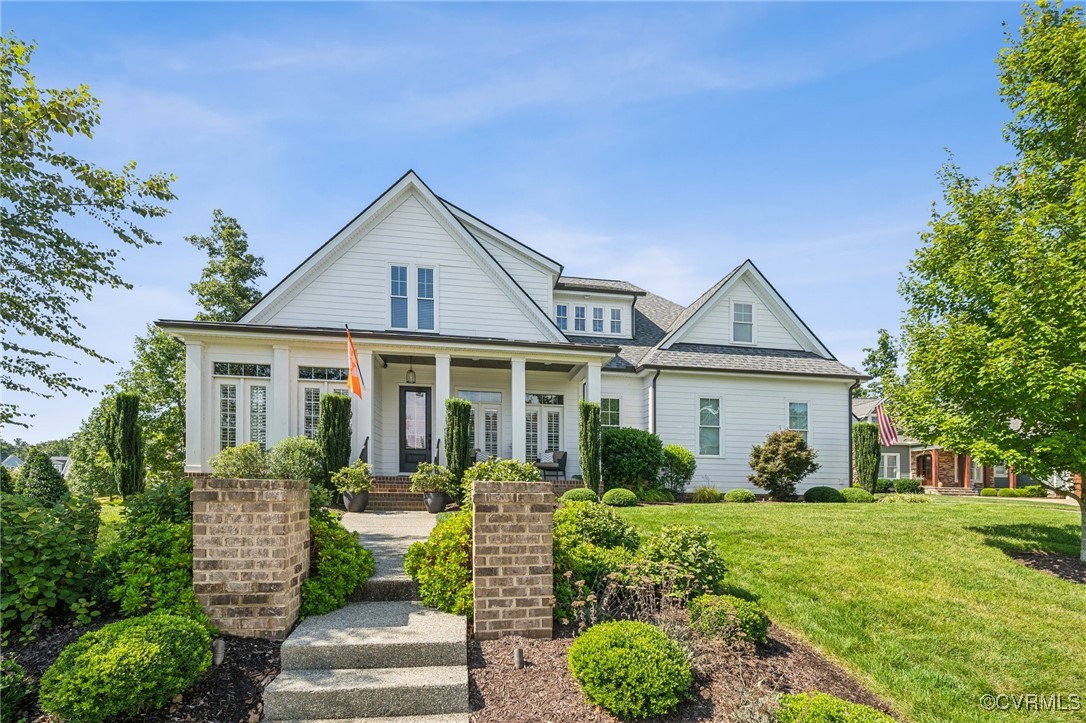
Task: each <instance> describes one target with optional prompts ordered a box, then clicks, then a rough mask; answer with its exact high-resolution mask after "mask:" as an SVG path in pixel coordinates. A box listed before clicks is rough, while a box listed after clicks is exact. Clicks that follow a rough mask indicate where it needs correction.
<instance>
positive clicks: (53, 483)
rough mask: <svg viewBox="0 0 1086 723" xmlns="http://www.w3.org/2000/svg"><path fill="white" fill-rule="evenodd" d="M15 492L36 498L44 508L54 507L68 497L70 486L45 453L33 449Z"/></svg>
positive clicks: (22, 470)
mask: <svg viewBox="0 0 1086 723" xmlns="http://www.w3.org/2000/svg"><path fill="white" fill-rule="evenodd" d="M15 491H16V492H17V493H18V494H21V495H26V496H27V497H32V498H34V499H35V500H37V502H38V504H39V505H41V506H42V507H52V506H53V505H55V504H56V503H58V502H60V501H61V500H62V499H64V498H65V497H66V496H67V495H68V485H66V484H65V483H64V476H63V475H62V474H61V473H60V472H57V468H56V467H54V466H53V463H52V461H51V460H50V459H49V457H47V456H46V455H45V453H44V452H42V451H40V450H37V449H31V450H30V452H29V453H28V454H27V456H26V462H25V463H24V464H23V466H22V467H21V468H20V469H19V476H18V478H17V480H16V483H15Z"/></svg>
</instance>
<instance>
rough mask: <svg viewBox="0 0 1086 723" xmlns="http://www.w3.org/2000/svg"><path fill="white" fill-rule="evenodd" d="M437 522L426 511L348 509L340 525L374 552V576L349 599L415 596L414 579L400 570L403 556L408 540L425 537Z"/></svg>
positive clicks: (433, 516) (402, 598)
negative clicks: (360, 510)
mask: <svg viewBox="0 0 1086 723" xmlns="http://www.w3.org/2000/svg"><path fill="white" fill-rule="evenodd" d="M435 524H437V516H436V515H431V514H430V513H429V512H347V513H345V514H344V515H343V526H344V527H346V528H347V529H348V530H350V531H351V532H354V533H357V534H358V541H359V542H360V543H361V544H362V547H365V548H366V549H367V550H369V551H370V552H372V553H373V559H374V571H373V577H371V578H370V580H369V582H367V583H366V585H365V587H363V588H362V589H360V590H357V591H356V592H355V593H354V594H353V595H351V597H350V599H351V600H353V601H359V600H414V599H416V598H417V597H418V595H417V591H416V590H415V583H414V581H413V580H412V579H411V578H409V577H408V576H407V573H405V572H404V571H403V558H404V555H406V554H407V548H409V547H410V546H411V543H413V542H417V541H418V540H425V539H426V538H427V537H429V535H430V530H432V529H434V525H435Z"/></svg>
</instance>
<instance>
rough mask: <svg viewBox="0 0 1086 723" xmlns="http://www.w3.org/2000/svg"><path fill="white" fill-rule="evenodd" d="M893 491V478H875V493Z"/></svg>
mask: <svg viewBox="0 0 1086 723" xmlns="http://www.w3.org/2000/svg"><path fill="white" fill-rule="evenodd" d="M893 491H894V480H892V479H886V478H885V477H879V478H878V479H877V480H875V493H876V494H888V493H890V492H893Z"/></svg>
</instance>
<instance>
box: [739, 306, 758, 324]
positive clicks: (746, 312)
mask: <svg viewBox="0 0 1086 723" xmlns="http://www.w3.org/2000/svg"><path fill="white" fill-rule="evenodd" d="M735 321H737V322H739V323H741V324H753V323H754V305H753V304H736V305H735Z"/></svg>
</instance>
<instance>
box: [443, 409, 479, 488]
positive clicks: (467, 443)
mask: <svg viewBox="0 0 1086 723" xmlns="http://www.w3.org/2000/svg"><path fill="white" fill-rule="evenodd" d="M474 442H475V440H473V439H472V438H471V402H469V401H468V400H466V399H460V398H459V397H449V398H448V399H446V400H445V461H446V462H447V463H448V464H447V465H446V466H447V467H448V468H449V471H450V472H452V474H453V477H454V478H455V479H456V484H457V486H459V485H460V482H461V480H463V479H464V470H466V469H467V468H468V467H470V466H471V465H472V463H473V461H474V460H472V458H471V450H472V445H473V444H474Z"/></svg>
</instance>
